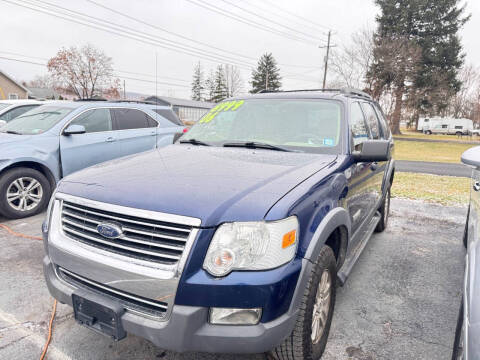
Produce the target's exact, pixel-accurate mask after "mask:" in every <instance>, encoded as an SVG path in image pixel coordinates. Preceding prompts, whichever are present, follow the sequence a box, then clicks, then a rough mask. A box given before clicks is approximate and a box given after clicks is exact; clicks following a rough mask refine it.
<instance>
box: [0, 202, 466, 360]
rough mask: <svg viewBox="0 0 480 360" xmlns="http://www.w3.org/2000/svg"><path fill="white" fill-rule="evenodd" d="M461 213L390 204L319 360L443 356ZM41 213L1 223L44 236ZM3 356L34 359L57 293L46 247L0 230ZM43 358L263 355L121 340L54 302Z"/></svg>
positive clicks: (451, 316)
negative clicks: (51, 286) (49, 284)
mask: <svg viewBox="0 0 480 360" xmlns="http://www.w3.org/2000/svg"><path fill="white" fill-rule="evenodd" d="M465 216H466V209H465V208H462V207H447V206H441V205H434V204H428V203H424V202H420V201H412V200H400V199H393V200H392V214H391V221H390V223H389V227H388V228H387V230H386V231H385V232H384V233H381V234H375V235H374V236H373V237H372V238H371V240H370V242H369V243H368V245H367V246H366V248H365V250H364V252H363V254H362V255H361V257H360V259H359V261H358V263H357V264H356V265H355V267H354V269H353V271H352V274H351V275H350V277H349V278H348V280H347V283H346V284H345V286H344V287H342V288H338V294H337V302H336V306H335V315H334V318H333V324H332V329H331V332H330V337H329V341H328V344H327V349H326V352H325V354H324V357H323V359H324V360H333V359H338V360H347V359H350V360H351V359H354V360H376V359H398V360H402V359H405V360H406V359H408V360H411V359H436V360H443V359H449V358H450V356H451V355H450V354H451V347H452V344H453V336H454V331H455V325H456V317H457V312H458V308H459V304H460V297H461V290H462V281H463V262H464V249H463V246H462V243H461V236H462V232H463V227H464V221H465ZM42 220H43V215H39V216H36V217H33V218H30V219H25V220H16V221H5V220H3V219H0V223H3V224H6V225H8V226H10V227H11V228H13V229H14V230H15V231H17V232H21V233H24V234H29V235H37V236H38V235H40V224H41V221H42ZM0 241H1V244H2V251H1V252H0V274H1V276H0V359H38V358H39V356H40V354H41V351H42V347H43V344H44V343H45V340H46V338H47V329H48V321H49V318H50V314H51V310H52V304H53V299H52V298H51V297H50V295H49V294H48V291H47V288H46V286H45V282H44V279H43V273H42V258H43V252H44V250H43V244H42V242H41V241H37V240H28V239H23V238H19V237H16V236H13V235H10V234H8V233H7V232H5V231H4V230H2V229H0ZM54 324H55V325H54V331H53V338H52V343H51V345H50V348H49V351H48V354H47V359H51V360H56V359H75V360H77V359H79V360H83V359H88V360H96V359H102V360H113V359H122V360H131V359H167V360H173V359H175V360H177V359H178V360H180V359H197V360H204V359H205V360H206V359H225V360H230V359H245V360H254V359H255V360H256V359H265V355H263V354H257V355H244V356H241V355H214V354H200V353H184V354H178V353H173V352H170V351H164V350H162V349H158V348H156V347H154V346H153V345H152V344H151V343H150V342H148V341H146V340H144V339H141V338H139V337H136V336H133V335H129V336H128V337H127V339H125V340H123V341H121V342H118V343H116V342H114V341H112V340H111V339H109V338H106V337H104V336H101V335H98V334H97V333H94V332H92V331H90V330H88V329H86V328H83V327H81V326H79V325H77V324H76V323H75V321H74V320H73V317H72V311H71V309H70V308H69V307H67V306H65V305H61V304H59V306H58V309H57V317H56V319H55V323H54Z"/></svg>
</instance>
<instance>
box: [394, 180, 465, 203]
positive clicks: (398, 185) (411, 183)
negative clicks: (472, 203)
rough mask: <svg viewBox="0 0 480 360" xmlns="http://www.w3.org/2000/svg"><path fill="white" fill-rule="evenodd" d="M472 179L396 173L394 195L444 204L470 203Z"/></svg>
mask: <svg viewBox="0 0 480 360" xmlns="http://www.w3.org/2000/svg"><path fill="white" fill-rule="evenodd" d="M470 186H471V185H470V179H467V178H461V177H454V176H438V175H429V174H414V173H403V172H399V173H395V179H394V181H393V186H392V196H393V197H398V198H405V199H417V200H424V201H429V202H434V203H439V204H442V205H457V204H466V203H468V199H469V194H470Z"/></svg>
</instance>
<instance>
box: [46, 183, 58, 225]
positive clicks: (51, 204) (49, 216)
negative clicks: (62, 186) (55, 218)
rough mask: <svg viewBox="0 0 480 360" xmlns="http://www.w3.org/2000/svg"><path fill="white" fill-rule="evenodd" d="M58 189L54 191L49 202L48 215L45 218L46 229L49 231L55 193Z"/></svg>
mask: <svg viewBox="0 0 480 360" xmlns="http://www.w3.org/2000/svg"><path fill="white" fill-rule="evenodd" d="M56 193H57V192H56V191H54V192H53V194H52V197H51V198H50V202H49V203H48V207H47V217H46V218H45V229H46V230H47V231H48V230H49V228H50V219H51V217H52V211H53V204H55V195H56Z"/></svg>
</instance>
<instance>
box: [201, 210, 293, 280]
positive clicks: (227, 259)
mask: <svg viewBox="0 0 480 360" xmlns="http://www.w3.org/2000/svg"><path fill="white" fill-rule="evenodd" d="M297 235H298V220H297V218H296V217H295V216H291V217H289V218H286V219H284V220H279V221H271V222H264V221H262V222H234V223H226V224H223V225H221V226H220V227H219V228H218V229H217V231H216V232H215V235H214V236H213V239H212V242H211V243H210V246H209V248H208V252H207V255H206V257H205V261H204V263H203V268H204V269H205V270H207V271H208V272H209V273H210V274H212V275H213V276H225V275H227V274H228V273H230V272H231V271H232V270H268V269H274V268H276V267H279V266H281V265H283V264H286V263H287V262H289V261H291V260H292V259H293V257H294V256H295V252H296V250H297Z"/></svg>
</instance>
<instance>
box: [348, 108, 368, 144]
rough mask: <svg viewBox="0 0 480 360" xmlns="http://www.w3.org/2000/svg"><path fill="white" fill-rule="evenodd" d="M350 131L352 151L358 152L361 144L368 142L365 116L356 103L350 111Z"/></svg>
mask: <svg viewBox="0 0 480 360" xmlns="http://www.w3.org/2000/svg"><path fill="white" fill-rule="evenodd" d="M350 129H351V134H352V149H353V150H355V151H360V149H361V144H362V143H363V142H364V141H365V140H368V129H367V124H366V122H365V116H364V115H363V111H362V109H361V107H360V104H359V103H358V102H354V103H353V104H352V105H351V109H350Z"/></svg>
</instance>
